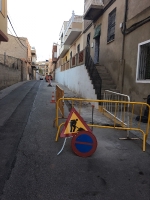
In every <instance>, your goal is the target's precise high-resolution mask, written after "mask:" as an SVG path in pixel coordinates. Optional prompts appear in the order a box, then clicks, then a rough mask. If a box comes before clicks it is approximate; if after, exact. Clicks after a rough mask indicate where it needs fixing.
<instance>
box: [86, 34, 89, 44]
mask: <svg viewBox="0 0 150 200" xmlns="http://www.w3.org/2000/svg"><path fill="white" fill-rule="evenodd" d="M86 45H87V46H90V33H89V34H88V35H87V42H86Z"/></svg>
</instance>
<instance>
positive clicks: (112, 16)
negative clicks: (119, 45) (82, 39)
mask: <svg viewBox="0 0 150 200" xmlns="http://www.w3.org/2000/svg"><path fill="white" fill-rule="evenodd" d="M115 20H116V8H115V9H114V10H113V11H112V12H111V13H109V16H108V32H107V43H108V42H111V41H113V40H114V39H115V24H116V23H115Z"/></svg>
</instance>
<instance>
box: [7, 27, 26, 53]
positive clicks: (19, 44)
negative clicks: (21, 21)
mask: <svg viewBox="0 0 150 200" xmlns="http://www.w3.org/2000/svg"><path fill="white" fill-rule="evenodd" d="M8 30H9V31H10V33H11V34H12V32H11V30H10V29H9V28H8ZM12 35H13V34H12ZM14 38H15V40H16V41H17V43H18V44H19V45H20V43H19V42H18V40H17V39H16V37H14ZM20 47H21V48H22V49H23V50H24V51H26V50H25V49H24V48H23V47H22V45H20Z"/></svg>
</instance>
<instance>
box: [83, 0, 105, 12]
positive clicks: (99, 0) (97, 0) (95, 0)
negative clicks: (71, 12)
mask: <svg viewBox="0 0 150 200" xmlns="http://www.w3.org/2000/svg"><path fill="white" fill-rule="evenodd" d="M91 5H93V6H104V4H103V0H87V1H86V2H85V7H84V13H86V12H87V10H88V9H89V7H90V6H91Z"/></svg>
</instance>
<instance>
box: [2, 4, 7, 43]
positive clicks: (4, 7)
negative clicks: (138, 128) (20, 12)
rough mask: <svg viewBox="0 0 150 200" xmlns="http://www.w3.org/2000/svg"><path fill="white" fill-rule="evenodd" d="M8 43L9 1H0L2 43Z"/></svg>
mask: <svg viewBox="0 0 150 200" xmlns="http://www.w3.org/2000/svg"><path fill="white" fill-rule="evenodd" d="M7 41H8V36H7V0H0V43H1V42H7Z"/></svg>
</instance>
